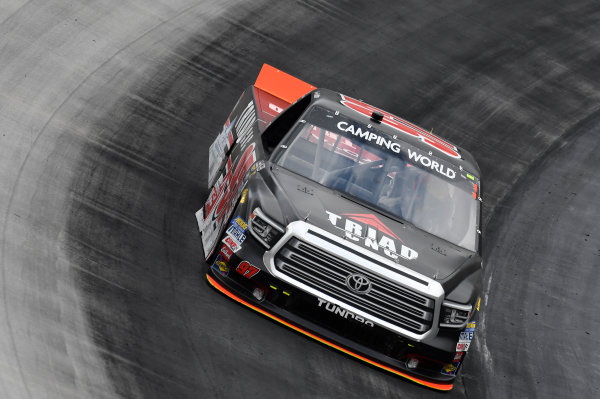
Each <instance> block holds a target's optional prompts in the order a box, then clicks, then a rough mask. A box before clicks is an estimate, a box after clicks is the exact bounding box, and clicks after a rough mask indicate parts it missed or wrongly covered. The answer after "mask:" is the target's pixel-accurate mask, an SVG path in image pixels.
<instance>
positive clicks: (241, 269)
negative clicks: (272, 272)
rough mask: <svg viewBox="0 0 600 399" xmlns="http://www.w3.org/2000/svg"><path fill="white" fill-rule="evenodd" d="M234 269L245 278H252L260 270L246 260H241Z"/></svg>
mask: <svg viewBox="0 0 600 399" xmlns="http://www.w3.org/2000/svg"><path fill="white" fill-rule="evenodd" d="M235 270H236V271H237V272H238V273H239V274H241V275H242V276H244V277H246V278H252V277H254V276H256V275H257V274H258V272H260V269H259V268H258V267H255V266H252V265H251V264H250V263H248V262H246V261H242V262H241V263H240V264H239V265H238V267H237V268H236V269H235Z"/></svg>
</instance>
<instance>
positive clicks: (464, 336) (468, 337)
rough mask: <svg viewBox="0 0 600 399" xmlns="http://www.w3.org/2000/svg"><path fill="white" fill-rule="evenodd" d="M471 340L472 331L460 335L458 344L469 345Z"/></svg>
mask: <svg viewBox="0 0 600 399" xmlns="http://www.w3.org/2000/svg"><path fill="white" fill-rule="evenodd" d="M472 340H473V332H472V331H463V332H461V333H460V338H459V339H458V342H463V343H464V342H466V343H469V342H471V341H472Z"/></svg>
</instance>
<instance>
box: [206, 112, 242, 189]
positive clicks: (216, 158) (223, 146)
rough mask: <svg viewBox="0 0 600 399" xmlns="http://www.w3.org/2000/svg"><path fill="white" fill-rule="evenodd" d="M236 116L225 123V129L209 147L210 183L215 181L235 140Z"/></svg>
mask: <svg viewBox="0 0 600 399" xmlns="http://www.w3.org/2000/svg"><path fill="white" fill-rule="evenodd" d="M235 120H236V119H235V118H234V119H233V123H230V121H229V118H228V119H227V121H226V122H225V124H224V125H223V130H222V131H221V133H219V135H218V136H217V138H216V139H215V141H213V143H212V144H211V146H210V147H209V149H208V182H209V184H210V183H211V182H212V181H213V179H214V178H215V176H216V175H217V172H218V170H219V166H220V165H221V162H222V161H223V158H224V157H225V153H226V152H227V151H228V150H229V148H231V146H232V145H233V142H234V137H233V131H232V129H233V125H234V123H235Z"/></svg>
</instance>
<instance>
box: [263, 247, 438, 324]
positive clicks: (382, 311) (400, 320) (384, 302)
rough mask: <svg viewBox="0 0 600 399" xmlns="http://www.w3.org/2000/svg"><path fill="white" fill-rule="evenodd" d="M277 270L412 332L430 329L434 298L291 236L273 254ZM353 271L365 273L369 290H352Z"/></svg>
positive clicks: (374, 316)
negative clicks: (348, 280) (347, 281)
mask: <svg viewBox="0 0 600 399" xmlns="http://www.w3.org/2000/svg"><path fill="white" fill-rule="evenodd" d="M275 267H276V268H277V270H278V271H279V272H280V273H283V274H285V275H286V276H288V277H290V278H292V279H294V280H296V281H298V282H300V283H302V284H305V285H307V286H309V287H311V288H312V289H314V290H317V291H320V292H323V293H324V294H326V295H329V296H330V297H333V298H335V299H337V300H339V301H341V302H343V303H346V304H348V305H350V306H352V307H354V308H356V309H359V310H361V311H363V312H365V313H366V314H368V315H371V316H372V317H373V318H378V319H380V320H384V321H386V322H388V323H391V324H393V325H395V326H398V327H400V328H403V329H406V330H408V331H411V332H413V333H416V334H423V333H425V332H427V331H429V330H430V329H431V326H432V323H433V314H434V308H435V301H434V300H433V299H431V298H429V297H426V296H424V295H422V294H420V293H417V292H414V291H413V290H411V289H409V288H406V287H403V286H401V285H399V284H397V283H395V282H392V281H389V280H387V279H385V278H383V277H381V276H379V275H377V274H375V273H372V272H370V271H368V270H366V269H364V268H362V267H359V266H356V265H355V264H353V263H351V262H348V261H346V260H345V259H341V258H338V257H336V256H334V255H332V254H330V253H329V252H327V251H325V250H323V249H321V248H319V247H316V246H314V245H312V244H309V243H306V242H303V241H301V240H298V239H297V238H291V239H290V240H289V241H288V242H287V243H286V244H285V245H284V246H283V247H282V248H281V249H280V250H279V251H278V252H277V254H276V255H275ZM354 273H359V274H362V275H363V276H365V277H367V278H368V279H369V280H370V281H371V284H372V288H371V291H370V292H368V293H366V294H356V293H354V292H352V291H350V289H349V288H348V286H347V285H346V278H347V277H348V276H349V275H351V274H354Z"/></svg>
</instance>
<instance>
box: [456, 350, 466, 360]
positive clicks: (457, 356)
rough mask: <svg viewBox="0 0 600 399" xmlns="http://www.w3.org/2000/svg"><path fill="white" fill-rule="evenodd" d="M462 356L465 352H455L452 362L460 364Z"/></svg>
mask: <svg viewBox="0 0 600 399" xmlns="http://www.w3.org/2000/svg"><path fill="white" fill-rule="evenodd" d="M464 354H465V352H456V353H455V354H454V361H455V362H460V361H461V360H462V358H463V355H464Z"/></svg>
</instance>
